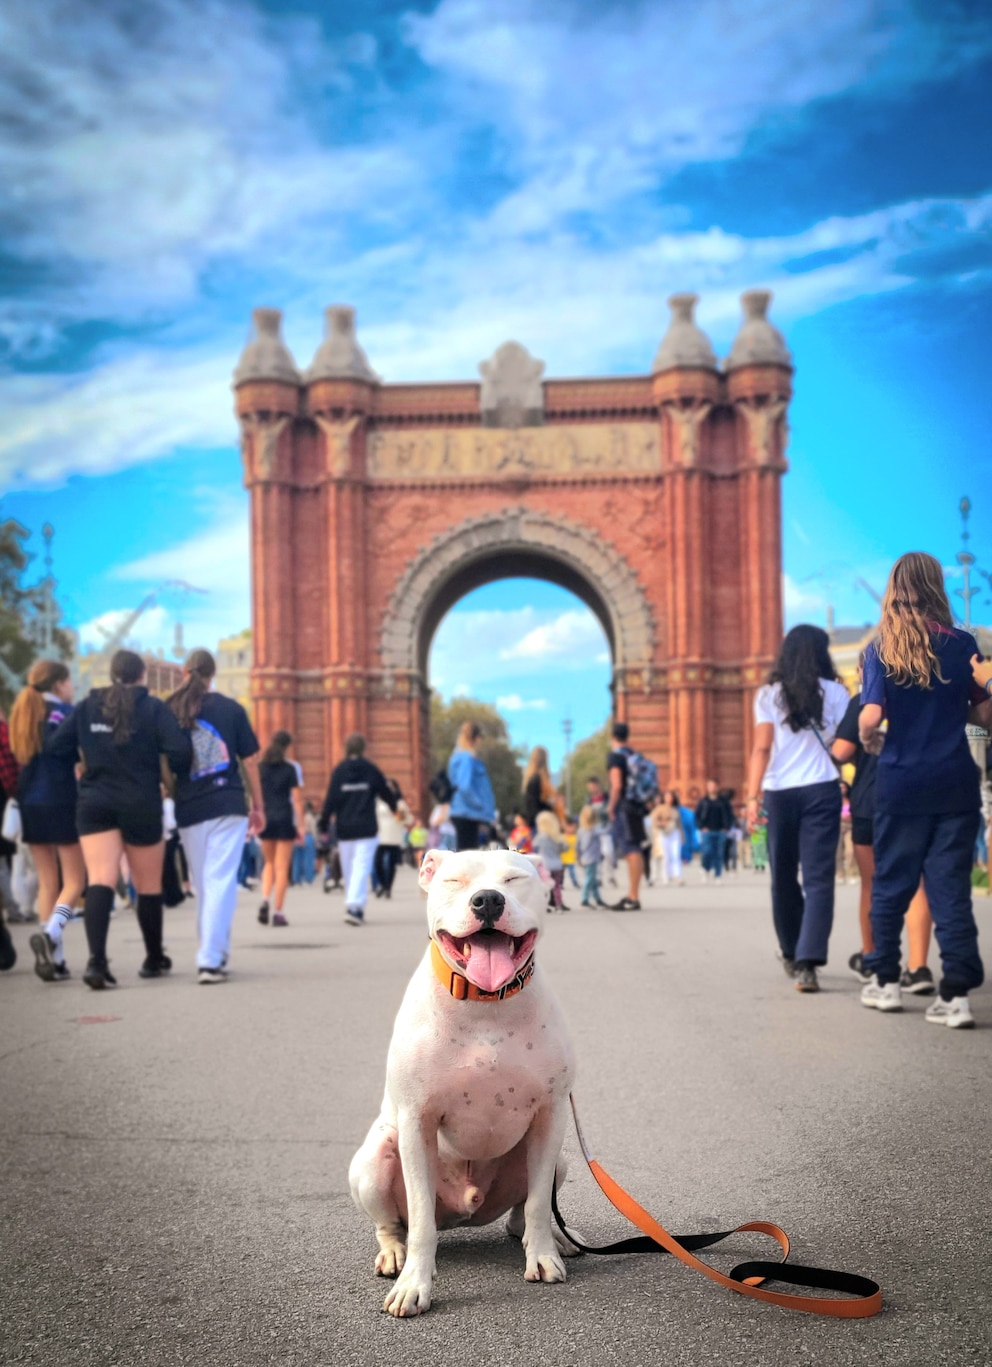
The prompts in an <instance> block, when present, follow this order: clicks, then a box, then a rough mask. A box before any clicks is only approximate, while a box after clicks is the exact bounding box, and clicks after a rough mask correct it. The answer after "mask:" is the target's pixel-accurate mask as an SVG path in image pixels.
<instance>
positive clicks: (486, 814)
mask: <svg viewBox="0 0 992 1367" xmlns="http://www.w3.org/2000/svg"><path fill="white" fill-rule="evenodd" d="M448 778H449V779H450V780H451V786H452V787H453V788H454V790H455V795H454V797H453V798H452V799H451V815H452V816H459V817H465V818H466V819H468V820H471V821H495V820H496V799H495V798H494V797H493V785H492V784H491V783H490V782H489V773H488V771H487V769H486V766H485V765H484V764H483V762H482V760H481V759H479V758H478V756H477V755H473V754H472V752H471V750H454V751H452V754H451V758H450V759H449V760H448Z"/></svg>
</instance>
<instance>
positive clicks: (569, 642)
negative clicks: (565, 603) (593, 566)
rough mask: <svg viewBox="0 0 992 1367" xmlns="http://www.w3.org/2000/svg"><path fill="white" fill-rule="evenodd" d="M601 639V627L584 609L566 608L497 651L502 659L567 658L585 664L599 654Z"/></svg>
mask: <svg viewBox="0 0 992 1367" xmlns="http://www.w3.org/2000/svg"><path fill="white" fill-rule="evenodd" d="M603 639H604V638H603V628H602V626H601V625H600V623H599V621H598V620H597V619H596V617H594V616H593V614H592V613H591V612H590V611H589V610H588V608H570V609H569V610H568V611H567V612H563V613H561V614H560V615H559V616H557V617H555V618H553V619H552V620H551V621H550V622H544V623H542V624H541V625H540V626H536V627H534V628H533V629H532V630H531V631H528V632H527V633H526V635H524V636H523V637H521V638H520V639H519V640H518V641H515V642H514V643H513V644H512V645H509V646H505V647H504V648H503V649H502V650H501V651H500V652H499V654H500V659H502V660H532V661H538V660H539V661H542V662H545V661H550V660H561V659H570V660H572V661H574V662H575V663H577V664H582V665H588V664H589V663H590V661H592V660H594V659H595V657H596V655H599V654H601V653H602V644H603Z"/></svg>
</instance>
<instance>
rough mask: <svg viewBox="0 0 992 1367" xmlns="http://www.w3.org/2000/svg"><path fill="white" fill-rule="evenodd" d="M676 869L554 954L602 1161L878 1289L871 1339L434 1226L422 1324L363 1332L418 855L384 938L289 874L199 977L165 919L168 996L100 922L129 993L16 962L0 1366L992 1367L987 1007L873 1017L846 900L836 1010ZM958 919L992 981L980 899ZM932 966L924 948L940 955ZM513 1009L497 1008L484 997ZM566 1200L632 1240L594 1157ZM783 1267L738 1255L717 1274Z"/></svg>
mask: <svg viewBox="0 0 992 1367" xmlns="http://www.w3.org/2000/svg"><path fill="white" fill-rule="evenodd" d="M697 878H698V875H691V879H692V881H691V882H690V883H689V885H688V886H686V887H684V888H654V889H648V890H647V892H646V894H645V899H644V909H643V910H642V911H641V912H639V913H638V912H630V913H611V912H603V911H589V910H582V909H580V908H578V905H577V902H578V898H577V895H576V894H574V893H573V894H571V896H570V899H569V900H571V902H572V904H573V908H572V910H570V911H569V912H568V913H567V914H565V915H562V916H549V917H548V918H547V928H546V935H545V936H544V938H543V939H542V941H541V944H540V946H539V953H540V955H541V958H542V961H543V962H544V963H545V964H546V966H547V968H548V970H549V972H550V974H551V975H552V978H553V982H554V985H555V988H556V990H557V992H558V994H559V996H560V998H561V1000H562V1003H563V1005H564V1007H565V1011H566V1014H567V1016H568V1018H569V1020H570V1023H571V1029H572V1032H573V1035H574V1038H575V1042H576V1048H577V1055H578V1063H579V1078H578V1083H577V1087H576V1098H577V1102H578V1105H579V1108H580V1113H581V1116H582V1120H583V1125H584V1128H585V1131H586V1134H587V1138H588V1140H589V1142H590V1144H591V1145H592V1148H593V1150H594V1152H595V1154H596V1156H597V1157H598V1158H599V1160H600V1161H601V1162H602V1163H603V1165H604V1166H605V1167H606V1168H607V1169H608V1170H609V1171H610V1172H612V1173H613V1175H614V1176H615V1177H616V1178H617V1179H618V1180H619V1181H620V1182H621V1183H623V1184H624V1185H625V1186H626V1187H627V1188H628V1189H629V1190H630V1191H631V1192H632V1193H633V1194H634V1195H635V1196H636V1197H637V1199H638V1200H639V1201H640V1202H641V1203H642V1204H643V1205H645V1206H646V1207H647V1208H648V1209H649V1210H651V1211H652V1212H653V1213H654V1214H655V1215H656V1216H657V1218H658V1219H659V1220H661V1222H662V1223H663V1224H665V1225H666V1227H667V1228H668V1229H670V1230H672V1231H674V1232H691V1231H698V1230H715V1229H726V1228H729V1227H732V1226H733V1225H736V1224H739V1223H741V1222H742V1221H744V1220H747V1219H766V1220H773V1221H776V1222H777V1223H779V1224H781V1225H782V1226H783V1227H784V1228H785V1229H786V1230H788V1232H789V1233H790V1235H791V1236H792V1239H793V1248H794V1253H793V1257H794V1258H795V1260H796V1261H799V1262H804V1263H811V1264H814V1265H817V1266H820V1267H835V1268H845V1269H847V1270H850V1271H854V1272H861V1273H863V1274H865V1275H868V1276H870V1277H873V1278H875V1279H876V1280H877V1281H879V1282H880V1283H881V1285H882V1289H883V1293H884V1310H883V1312H882V1313H881V1314H880V1315H879V1316H878V1317H876V1318H874V1319H871V1320H862V1321H856V1320H828V1319H821V1318H814V1317H810V1316H806V1315H799V1314H794V1313H789V1312H787V1311H784V1310H780V1309H777V1308H774V1307H770V1306H765V1305H759V1304H755V1303H753V1302H750V1301H747V1300H745V1299H744V1298H742V1297H740V1296H736V1295H734V1294H733V1293H731V1292H728V1291H725V1290H722V1289H720V1288H718V1287H716V1286H714V1285H713V1284H712V1283H710V1282H709V1281H708V1280H707V1279H706V1278H704V1277H702V1276H700V1275H699V1274H697V1273H694V1272H692V1271H690V1270H687V1269H685V1268H683V1267H681V1266H679V1265H677V1264H675V1263H674V1262H673V1261H672V1260H671V1259H670V1258H667V1257H663V1256H657V1257H647V1256H633V1255H632V1256H627V1257H620V1258H615V1259H597V1258H592V1257H584V1258H582V1259H578V1260H572V1261H571V1262H570V1263H569V1278H568V1281H567V1283H566V1284H564V1285H562V1286H545V1285H536V1286H535V1285H531V1284H528V1283H525V1282H524V1280H523V1255H522V1252H521V1249H520V1247H519V1245H518V1244H515V1243H513V1242H511V1241H510V1240H509V1239H508V1238H507V1237H506V1235H505V1234H504V1232H503V1229H502V1223H500V1224H499V1225H494V1226H490V1227H487V1228H485V1229H480V1230H472V1231H453V1232H451V1233H447V1234H444V1235H442V1236H441V1243H440V1248H439V1253H438V1269H437V1270H438V1276H437V1281H436V1283H435V1301H434V1306H433V1308H432V1309H431V1311H430V1312H429V1314H427V1315H426V1316H424V1317H422V1318H421V1319H417V1320H405V1321H397V1320H394V1319H392V1318H391V1317H390V1316H388V1315H384V1314H382V1313H381V1305H382V1299H383V1296H384V1294H385V1290H386V1284H385V1283H384V1282H383V1281H382V1280H381V1279H377V1278H375V1277H374V1276H373V1274H372V1263H373V1257H374V1252H375V1242H374V1238H373V1234H372V1229H371V1226H370V1225H369V1224H368V1223H367V1222H366V1220H365V1218H364V1217H363V1216H361V1215H359V1213H358V1212H357V1211H356V1210H355V1208H354V1207H353V1205H352V1203H351V1199H350V1196H349V1194H348V1187H347V1167H348V1162H349V1160H350V1157H351V1155H352V1153H353V1152H354V1150H355V1149H356V1148H357V1146H358V1145H359V1143H360V1142H361V1140H362V1138H363V1136H364V1134H365V1131H366V1129H367V1128H368V1126H369V1124H370V1122H371V1121H372V1119H373V1117H374V1116H375V1114H376V1112H377V1110H378V1105H379V1100H380V1097H381V1092H382V1085H383V1076H384V1066H385V1055H386V1047H387V1043H388V1040H389V1035H390V1030H391V1025H392V1020H393V1015H394V1013H395V1010H396V1007H397V1005H398V1003H399V999H400V996H401V994H402V992H403V989H404V986H405V984H406V981H407V978H408V977H409V975H410V973H411V971H412V969H413V967H414V965H415V964H416V962H417V960H418V959H419V957H420V955H421V953H422V952H423V949H424V946H425V941H426V922H425V919H424V914H423V905H422V901H421V897H420V894H419V892H418V891H417V889H416V885H415V881H414V875H413V873H412V871H410V870H409V869H402V870H400V873H399V878H398V886H397V889H396V892H395V894H394V898H393V900H392V901H389V902H385V901H372V902H371V904H370V908H369V924H368V925H367V926H366V927H365V928H364V929H362V930H353V929H351V928H349V927H346V926H345V925H343V924H342V913H343V906H342V902H341V899H340V894H331V895H327V896H325V895H323V894H322V893H321V892H320V890H319V889H316V888H315V889H305V890H296V889H294V890H293V891H292V892H291V894H290V898H289V901H288V903H287V914H288V916H289V920H290V926H289V928H288V929H277V928H275V927H272V926H268V927H262V926H260V925H258V924H257V923H256V920H255V908H256V906H257V898H256V897H254V896H252V895H250V894H247V893H245V894H242V896H241V903H240V905H239V910H238V916H237V919H236V923H235V942H234V951H233V956H232V963H231V968H232V975H231V978H230V980H229V981H228V982H227V983H225V984H224V985H222V986H215V987H200V986H197V984H196V980H195V976H194V972H193V962H194V954H195V908H194V906H193V904H192V903H191V902H190V903H187V904H186V905H185V906H184V907H181V908H178V909H176V910H174V911H170V912H167V913H166V916H167V935H166V939H167V943H168V947H169V950H170V953H171V954H172V956H173V958H174V960H175V970H174V972H173V973H172V975H171V977H170V978H168V979H163V980H160V981H150V982H145V981H142V980H140V979H139V978H138V976H137V969H138V967H139V965H140V962H141V958H142V946H141V940H140V935H139V933H138V929H137V925H136V923H135V920H134V917H133V915H132V914H131V913H129V912H125V911H122V912H119V913H118V914H117V915H116V916H115V919H114V921H113V923H112V926H111V936H110V953H111V958H112V962H113V967H114V970H115V972H116V973H117V976H118V978H119V980H120V986H119V988H118V989H117V990H116V991H113V992H105V993H93V992H90V991H89V990H88V989H87V988H85V987H84V986H83V984H82V982H81V980H80V975H81V972H82V969H83V966H84V959H85V947H84V937H83V931H82V926H81V925H79V924H73V925H72V926H70V927H69V929H68V931H67V949H68V955H69V962H70V966H71V968H72V970H73V973H74V977H73V979H72V981H70V982H67V983H56V984H49V985H45V984H42V983H41V982H39V981H38V979H37V978H36V977H35V976H34V974H33V972H32V971H31V964H32V958H31V955H30V952H29V950H28V946H27V940H28V935H29V934H30V931H31V929H32V928H31V927H26V926H14V927H12V933H13V935H14V939H15V943H16V945H17V948H18V951H19V954H20V959H19V962H18V964H17V966H16V967H15V969H14V970H13V971H12V972H10V973H5V974H3V975H0V1172H2V1186H0V1193H2V1197H0V1362H2V1363H3V1364H7V1363H11V1364H14V1363H17V1364H21V1363H24V1364H46V1367H52V1364H57V1365H61V1364H66V1367H69V1365H70V1364H71V1367H132V1364H150V1365H153V1367H173V1365H174V1364H175V1365H178V1364H197V1367H256V1364H259V1365H261V1364H279V1365H280V1367H281V1365H283V1364H285V1367H324V1364H327V1367H350V1365H351V1364H355V1367H359V1365H361V1367H364V1365H365V1364H378V1365H379V1367H393V1364H395V1365H396V1367H400V1364H416V1365H417V1367H433V1364H438V1365H439V1367H441V1365H443V1367H460V1365H461V1364H462V1363H471V1364H472V1367H489V1364H500V1365H501V1367H503V1364H506V1363H509V1362H521V1363H524V1364H526V1367H538V1364H549V1365H552V1364H553V1367H568V1365H569V1364H582V1365H583V1367H584V1365H585V1364H589V1365H590V1367H600V1364H602V1365H603V1367H606V1365H607V1364H614V1363H616V1364H620V1363H623V1364H625V1365H629V1364H655V1363H659V1364H661V1363H664V1364H672V1365H673V1367H676V1365H678V1364H690V1363H691V1364H718V1365H719V1367H738V1364H739V1365H740V1367H745V1365H747V1367H752V1365H753V1364H769V1365H771V1367H778V1365H779V1364H781V1365H782V1367H785V1365H786V1364H790V1367H791V1364H798V1363H806V1362H816V1363H826V1364H852V1365H853V1364H859V1367H862V1365H865V1364H886V1367H914V1365H915V1364H921V1367H922V1364H927V1365H928V1367H939V1364H954V1367H965V1365H966V1364H988V1363H990V1362H992V1292H990V1289H989V1281H988V1273H989V1268H990V1267H992V1199H990V1190H992V1183H990V1176H992V1174H990V1148H992V1144H990V1135H992V1125H990V1120H992V1115H990V1099H992V1085H990V1084H992V991H989V990H988V989H983V990H982V991H980V992H977V993H975V994H974V996H973V998H972V1002H973V1009H974V1013H975V1017H976V1020H977V1022H978V1027H979V1028H978V1029H976V1030H974V1031H968V1032H964V1031H951V1030H947V1029H946V1028H942V1027H936V1026H932V1025H928V1024H926V1023H925V1022H924V1020H923V1012H924V1010H925V1007H926V1004H927V999H925V998H913V997H910V998H907V999H906V1009H905V1011H904V1012H903V1013H902V1014H901V1015H892V1016H882V1015H879V1014H877V1013H875V1012H871V1011H866V1010H864V1009H863V1008H862V1007H861V1006H860V1005H859V1002H858V985H857V983H856V982H855V980H854V979H853V977H852V976H851V975H850V973H849V972H848V970H847V966H846V965H847V958H848V955H849V954H850V953H851V951H852V950H853V949H855V948H856V947H857V934H856V923H857V917H856V892H857V889H856V888H854V887H841V888H839V889H838V910H837V919H836V924H835V929H834V934H833V949H832V955H833V957H832V962H831V963H830V965H829V966H828V967H827V968H826V969H825V970H824V971H823V972H822V974H821V981H822V986H823V991H822V992H821V993H819V994H818V995H816V996H812V995H810V996H805V995H800V994H799V993H797V992H796V991H795V990H794V989H793V986H792V984H791V983H790V982H789V981H788V980H787V979H786V977H785V975H784V974H783V972H782V970H781V968H780V966H779V965H778V963H777V962H776V959H775V955H774V947H775V946H774V938H773V935H772V929H771V917H770V911H769V905H768V886H767V880H766V878H765V877H763V876H762V875H758V874H753V873H741V874H739V875H737V876H736V877H729V878H727V879H726V880H725V882H724V885H723V886H716V887H715V886H712V885H708V884H707V885H703V884H701V883H699V882H698V881H696V880H697ZM976 912H977V915H978V918H979V925H980V931H981V937H982V944H983V946H984V948H985V953H986V958H987V959H989V960H992V900H990V899H987V898H981V897H980V898H979V899H978V900H977V902H976ZM931 967H933V968H934V970H935V971H936V970H937V968H938V958H937V954H936V949H934V951H933V953H932V954H931ZM494 1009H498V1008H494ZM567 1152H568V1153H569V1155H570V1164H571V1172H570V1176H569V1180H568V1181H567V1183H566V1184H565V1186H564V1188H563V1191H562V1193H561V1204H562V1208H563V1211H564V1212H565V1214H566V1217H567V1218H568V1220H569V1222H570V1223H571V1224H573V1225H574V1226H575V1227H577V1228H578V1229H579V1230H581V1232H582V1233H583V1234H584V1235H585V1237H586V1238H587V1240H588V1241H589V1242H591V1243H602V1242H607V1241H609V1240H611V1239H615V1238H620V1237H624V1236H625V1235H626V1234H627V1233H631V1232H633V1231H632V1230H630V1229H629V1227H627V1226H625V1225H624V1223H623V1221H622V1220H621V1218H620V1217H619V1216H618V1215H617V1214H616V1213H615V1212H614V1211H613V1209H612V1208H611V1207H610V1206H609V1205H608V1204H607V1203H606V1201H605V1199H604V1198H603V1197H602V1196H601V1195H600V1194H599V1192H598V1190H597V1189H596V1188H595V1186H594V1185H593V1182H592V1180H591V1178H590V1176H589V1174H588V1173H587V1172H586V1171H585V1170H584V1168H583V1165H582V1163H581V1159H580V1157H579V1155H578V1148H577V1145H576V1143H575V1140H574V1137H571V1138H570V1140H569V1143H568V1145H567ZM764 1256H772V1254H771V1253H769V1246H768V1244H767V1242H766V1241H764V1240H762V1239H761V1238H758V1237H757V1236H747V1237H745V1236H740V1237H738V1238H735V1239H734V1241H733V1247H732V1249H731V1251H730V1252H729V1253H726V1254H724V1253H718V1254H714V1255H713V1258H712V1261H713V1262H714V1263H715V1264H716V1265H717V1266H720V1267H722V1268H724V1269H727V1268H729V1267H730V1266H731V1265H732V1264H733V1263H735V1262H738V1261H741V1260H742V1259H746V1258H751V1257H764Z"/></svg>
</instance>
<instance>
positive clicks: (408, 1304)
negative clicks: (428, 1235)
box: [382, 1263, 434, 1319]
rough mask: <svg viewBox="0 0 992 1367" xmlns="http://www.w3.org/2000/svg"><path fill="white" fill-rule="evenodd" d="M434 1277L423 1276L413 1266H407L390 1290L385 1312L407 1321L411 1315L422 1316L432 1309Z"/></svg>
mask: <svg viewBox="0 0 992 1367" xmlns="http://www.w3.org/2000/svg"><path fill="white" fill-rule="evenodd" d="M433 1280H434V1279H433V1277H431V1276H430V1275H423V1274H421V1273H419V1272H418V1271H417V1269H416V1268H415V1267H413V1266H412V1265H411V1264H409V1263H408V1264H407V1265H406V1267H404V1269H403V1271H402V1272H401V1273H400V1275H399V1276H398V1277H397V1279H396V1283H395V1285H394V1286H393V1287H392V1288H391V1289H390V1292H389V1295H388V1296H387V1297H386V1299H385V1300H384V1301H383V1303H382V1308H383V1310H385V1311H387V1312H388V1313H389V1314H390V1315H395V1316H396V1318H397V1319H407V1318H408V1317H409V1316H411V1315H422V1314H423V1313H424V1311H425V1310H429V1309H430V1308H431V1284H432V1283H433Z"/></svg>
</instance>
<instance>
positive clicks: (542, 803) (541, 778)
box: [524, 745, 561, 831]
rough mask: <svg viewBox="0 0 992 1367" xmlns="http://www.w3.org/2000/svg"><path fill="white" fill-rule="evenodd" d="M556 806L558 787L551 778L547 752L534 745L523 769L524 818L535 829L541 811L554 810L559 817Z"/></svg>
mask: <svg viewBox="0 0 992 1367" xmlns="http://www.w3.org/2000/svg"><path fill="white" fill-rule="evenodd" d="M558 807H559V798H558V789H557V788H556V787H555V785H554V783H553V782H552V779H551V769H550V766H549V763H548V752H547V750H546V749H545V748H544V746H543V745H535V746H534V748H533V750H532V751H531V752H530V755H529V757H528V759H527V768H526V769H525V770H524V820H525V821H526V822H527V824H528V826H530V828H531V830H532V831H536V830H537V818H538V816H539V814H540V813H541V812H554V813H555V814H556V815H557V816H558V817H559V819H560V817H561V813H560V812H559V810H558Z"/></svg>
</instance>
